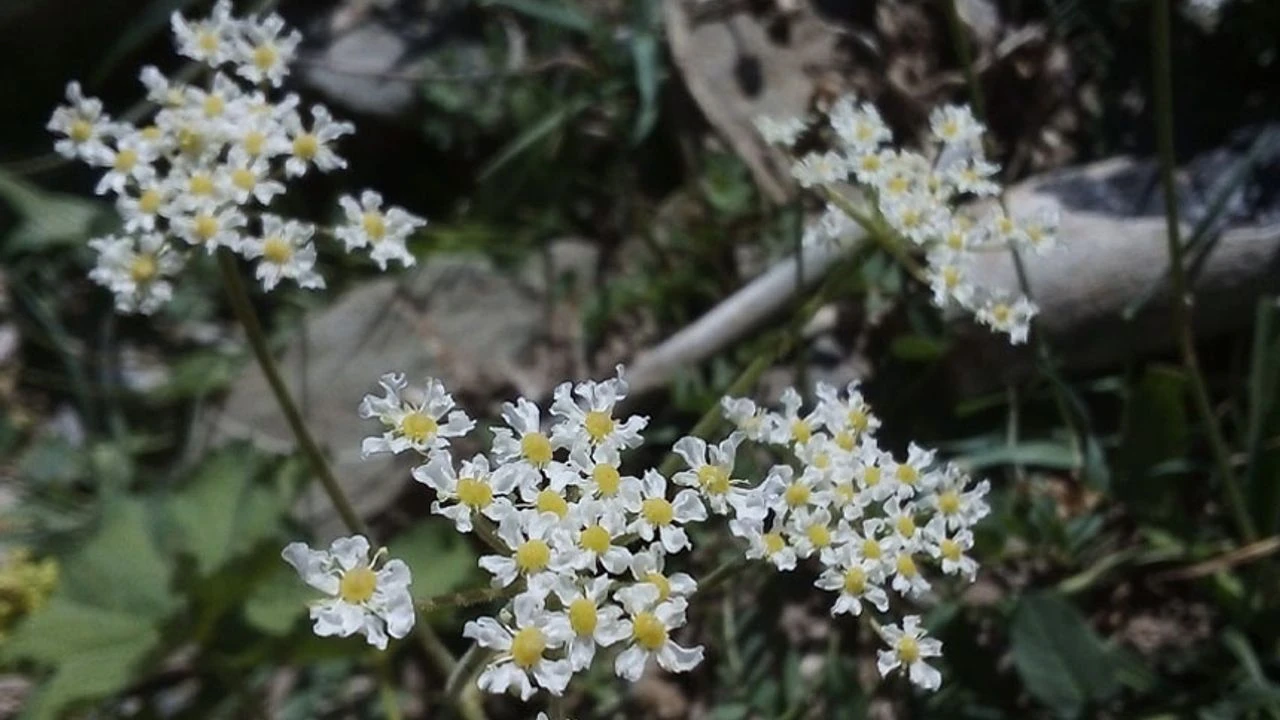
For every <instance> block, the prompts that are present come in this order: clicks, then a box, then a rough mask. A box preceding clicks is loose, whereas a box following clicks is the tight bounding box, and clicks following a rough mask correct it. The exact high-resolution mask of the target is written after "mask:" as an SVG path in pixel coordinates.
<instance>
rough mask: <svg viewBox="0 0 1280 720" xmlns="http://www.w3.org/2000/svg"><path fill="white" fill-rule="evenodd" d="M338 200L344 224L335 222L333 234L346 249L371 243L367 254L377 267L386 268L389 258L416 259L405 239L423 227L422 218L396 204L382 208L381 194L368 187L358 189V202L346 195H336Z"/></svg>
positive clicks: (410, 262)
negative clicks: (335, 226)
mask: <svg viewBox="0 0 1280 720" xmlns="http://www.w3.org/2000/svg"><path fill="white" fill-rule="evenodd" d="M338 204H339V205H341V206H342V211H343V213H344V214H345V215H346V224H344V225H340V226H338V227H337V228H336V229H335V230H334V236H335V237H337V238H338V239H339V240H341V241H343V243H345V244H346V246H347V251H348V252H351V251H352V250H355V249H357V248H363V247H366V246H368V247H371V248H372V249H371V251H370V253H369V257H370V258H372V259H373V261H374V262H375V263H377V264H378V268H379V269H381V270H386V269H387V262H388V261H390V260H398V261H400V264H401V265H404V266H405V267H409V266H411V265H413V264H414V263H415V262H417V260H416V259H414V257H413V254H412V253H410V252H409V250H408V248H406V247H405V241H406V240H408V238H409V236H410V235H412V234H413V233H414V232H415V231H417V230H418V229H419V228H421V227H424V226H425V225H426V224H427V221H426V220H423V219H422V218H420V217H417V216H416V215H411V214H409V213H407V212H405V211H404V210H403V209H401V208H398V207H392V208H388V209H387V210H385V211H384V210H383V209H382V196H381V195H379V194H378V193H376V192H374V191H372V190H365V191H364V192H362V193H360V201H359V202H356V199H355V198H353V197H351V196H349V195H346V196H343V197H341V198H339V199H338Z"/></svg>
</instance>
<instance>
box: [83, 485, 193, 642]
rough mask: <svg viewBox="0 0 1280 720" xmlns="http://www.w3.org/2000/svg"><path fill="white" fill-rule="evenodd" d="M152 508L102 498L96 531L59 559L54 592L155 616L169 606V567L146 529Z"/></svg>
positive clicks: (171, 598)
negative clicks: (55, 590)
mask: <svg viewBox="0 0 1280 720" xmlns="http://www.w3.org/2000/svg"><path fill="white" fill-rule="evenodd" d="M153 509H154V508H153V507H152V506H150V505H149V504H147V503H145V502H143V501H142V500H137V499H131V498H130V499H123V498H122V499H116V500H109V501H107V503H106V506H105V507H104V509H103V516H102V521H101V524H100V526H99V528H98V532H97V534H96V535H95V536H93V537H90V538H88V539H87V540H86V541H85V543H84V544H83V545H82V546H81V548H80V550H79V551H77V552H76V553H75V554H74V555H72V556H71V557H68V558H67V559H66V560H65V561H63V564H62V574H61V580H60V582H59V593H60V594H65V597H66V598H67V599H68V600H71V601H74V602H81V603H84V604H86V605H89V606H91V607H97V608H101V609H105V610H118V611H120V612H124V613H128V614H130V615H137V616H141V617H147V618H152V619H156V620H158V619H160V618H163V617H164V616H165V615H167V614H168V613H169V612H170V611H172V610H173V609H174V608H175V606H176V604H177V601H176V599H175V598H174V595H173V593H172V591H171V589H170V581H171V579H172V573H171V569H170V567H169V564H168V562H167V560H166V558H165V557H164V555H163V554H162V553H161V552H160V550H159V548H157V547H156V543H155V540H154V535H153V534H152V529H153V526H152V519H151V518H152V517H154V512H153Z"/></svg>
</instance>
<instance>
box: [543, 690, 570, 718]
mask: <svg viewBox="0 0 1280 720" xmlns="http://www.w3.org/2000/svg"><path fill="white" fill-rule="evenodd" d="M547 710H548V711H549V712H550V713H551V720H565V717H566V715H565V709H564V697H562V696H560V695H552V696H551V698H550V699H549V700H548V701H547Z"/></svg>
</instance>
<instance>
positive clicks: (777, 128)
mask: <svg viewBox="0 0 1280 720" xmlns="http://www.w3.org/2000/svg"><path fill="white" fill-rule="evenodd" d="M755 126H756V130H757V131H758V132H759V133H760V137H761V138H763V139H764V141H765V142H766V143H768V144H770V145H780V146H782V147H791V146H792V145H795V144H796V140H797V139H799V137H800V136H801V135H803V134H804V131H805V128H806V127H807V126H806V125H805V123H804V121H803V120H801V119H800V118H785V119H782V120H775V119H773V118H767V117H764V116H761V117H758V118H756V119H755Z"/></svg>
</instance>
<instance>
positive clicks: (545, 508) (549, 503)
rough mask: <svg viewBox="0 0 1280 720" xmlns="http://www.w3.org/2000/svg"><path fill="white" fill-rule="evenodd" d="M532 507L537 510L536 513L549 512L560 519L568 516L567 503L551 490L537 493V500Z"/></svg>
mask: <svg viewBox="0 0 1280 720" xmlns="http://www.w3.org/2000/svg"><path fill="white" fill-rule="evenodd" d="M534 506H535V507H537V508H538V512H549V513H551V514H552V515H555V516H556V517H558V518H562V519H563V518H564V516H565V515H568V514H569V501H568V500H565V499H564V496H563V495H561V494H560V493H558V492H556V491H555V490H552V489H551V488H547V489H545V490H543V491H542V492H540V493H538V499H537V501H536V502H534Z"/></svg>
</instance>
